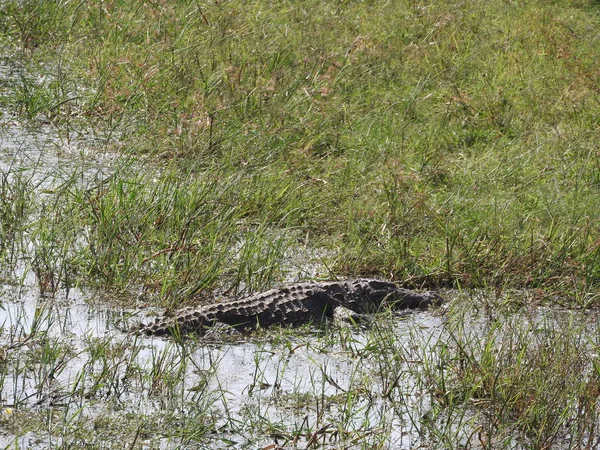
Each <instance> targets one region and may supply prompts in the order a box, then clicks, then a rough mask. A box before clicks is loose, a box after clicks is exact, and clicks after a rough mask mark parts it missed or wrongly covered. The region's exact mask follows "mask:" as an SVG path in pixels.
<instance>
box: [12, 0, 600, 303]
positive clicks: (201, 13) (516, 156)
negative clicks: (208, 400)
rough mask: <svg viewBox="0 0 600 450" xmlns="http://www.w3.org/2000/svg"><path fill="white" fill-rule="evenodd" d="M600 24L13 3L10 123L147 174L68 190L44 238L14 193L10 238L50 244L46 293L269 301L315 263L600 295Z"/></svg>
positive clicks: (399, 11) (456, 13)
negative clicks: (52, 289)
mask: <svg viewBox="0 0 600 450" xmlns="http://www.w3.org/2000/svg"><path fill="white" fill-rule="evenodd" d="M598 13H599V10H598V6H597V5H596V4H595V2H592V1H572V2H542V1H532V2H510V3H507V2H502V1H491V2H490V1H485V2H483V1H473V2H467V3H465V2H445V1H432V2H414V1H392V2H388V1H386V2H384V1H381V2H379V1H370V2H339V1H338V2H317V1H313V2H299V3H296V2H285V3H277V4H273V3H272V2H262V1H251V2H244V3H240V2H214V3H210V4H200V3H198V2H136V1H116V2H84V3H77V2H36V1H24V2H21V1H19V2H16V1H15V2H11V1H7V2H4V3H3V4H2V7H1V10H0V30H1V31H2V34H3V41H4V42H5V43H6V45H7V46H10V48H11V55H10V58H11V60H13V61H14V60H16V61H19V64H20V65H21V66H22V68H21V76H20V78H18V79H16V80H13V81H10V82H6V83H5V86H4V88H3V90H2V97H1V99H0V102H1V104H2V105H3V106H4V108H5V111H7V112H8V114H10V113H16V114H18V117H19V118H21V119H30V120H32V121H34V122H35V121H36V120H42V121H43V122H45V123H50V124H51V126H52V127H53V128H55V129H56V130H57V131H58V132H59V133H60V134H61V135H62V136H66V137H70V136H76V135H78V134H83V135H85V136H88V137H92V136H93V137H95V139H96V140H95V141H94V142H95V146H96V147H99V148H105V149H110V150H111V151H114V152H116V153H118V154H121V155H127V156H129V157H133V158H134V159H135V163H134V164H133V165H130V166H129V167H126V166H124V167H122V168H120V169H119V170H117V171H116V173H115V174H114V175H113V176H112V178H110V179H109V180H108V181H106V182H102V183H100V184H99V185H97V186H95V187H94V185H93V184H88V185H86V186H84V187H81V186H80V185H78V184H77V183H75V182H72V183H63V184H62V185H61V189H57V190H54V191H53V192H52V193H50V194H47V195H48V197H46V198H45V200H44V201H43V202H41V203H43V205H42V204H41V203H40V204H39V205H38V206H37V213H38V216H39V217H43V220H36V221H34V222H33V223H28V224H27V223H25V224H21V225H19V224H18V220H19V219H18V218H16V216H15V215H18V214H22V212H20V211H19V210H17V209H16V208H15V207H13V206H12V203H11V202H10V201H7V200H6V199H9V198H12V197H10V196H11V195H13V194H16V195H21V194H22V195H25V196H27V195H30V193H28V191H27V189H21V190H19V191H18V192H16V193H14V192H10V193H8V194H6V193H3V202H4V203H3V204H2V205H3V206H1V207H2V208H5V209H6V208H8V213H7V214H3V215H2V219H1V220H2V228H1V229H0V233H2V235H3V236H7V237H8V236H13V235H14V233H15V232H16V231H15V230H21V231H22V232H23V233H25V234H27V237H26V239H25V240H30V241H33V242H34V244H35V245H34V247H33V248H28V249H26V251H27V252H28V253H31V252H33V253H34V254H33V255H31V254H29V256H30V258H31V260H32V261H34V264H33V266H37V268H36V269H35V270H38V271H40V276H41V277H42V278H44V277H45V278H46V281H43V280H42V281H43V282H50V283H55V284H60V283H64V282H65V281H67V282H72V283H74V282H78V283H89V282H91V281H98V282H100V283H102V284H103V285H114V286H117V287H123V286H131V285H134V284H140V283H142V284H144V285H145V286H146V288H147V289H148V290H149V291H152V292H160V293H161V294H163V295H162V297H163V298H167V297H168V298H171V300H173V301H179V300H180V297H181V294H183V295H184V296H189V295H190V294H194V293H196V292H199V291H202V290H203V289H205V288H209V287H213V286H215V285H217V284H218V283H219V282H220V283H221V284H222V285H224V287H225V288H226V289H230V288H233V289H237V288H238V287H239V286H246V288H248V289H250V290H254V289H259V288H263V287H265V286H268V285H271V284H273V282H275V281H276V280H281V279H282V278H285V272H286V270H287V269H286V268H285V267H284V266H285V262H286V261H288V260H289V255H290V254H291V253H295V254H297V253H299V252H300V253H302V252H306V253H307V254H309V253H310V252H309V250H310V251H311V252H317V254H318V255H319V257H318V258H317V260H323V259H324V262H325V263H326V266H327V267H328V270H329V273H324V272H323V271H321V273H320V274H319V275H321V276H332V275H341V276H343V275H358V274H375V275H379V276H384V277H386V278H394V279H400V280H406V282H407V284H412V285H416V286H420V285H423V284H429V285H436V284H438V285H448V284H457V283H460V284H461V285H468V286H490V285H491V286H507V285H509V286H530V287H549V288H550V289H552V290H556V289H559V290H560V291H561V292H569V293H570V294H569V296H570V297H573V298H574V297H577V296H578V295H579V293H582V292H583V293H585V292H589V291H590V290H591V289H592V288H593V287H594V286H597V284H598V282H599V280H600V278H599V277H600V250H599V249H600V247H599V241H598V236H599V231H600V225H599V224H600V221H598V220H597V219H598V211H599V210H600V191H599V189H600V157H599V156H598V155H599V151H598V142H599V137H600V136H599V134H600V129H599V127H598V111H599V104H598V102H599V98H600V97H599V90H598V82H599V80H600V73H599V72H598V67H597V64H596V63H597V61H598V60H600V55H599V53H600V47H599V46H598V45H597V29H598V22H599V20H600V19H599V16H598ZM40 75H41V77H40ZM132 167H133V168H132ZM5 176H6V175H5ZM73 178H75V177H73ZM4 189H5V190H6V189H15V188H14V187H13V186H12V185H11V186H9V187H5V188H4ZM3 192H4V191H3ZM19 198H21V197H19ZM17 204H18V203H17ZM25 222H27V220H25ZM82 233H83V236H84V238H83V239H81V238H80V236H82ZM59 236H60V238H59ZM78 236H79V237H78ZM9 240H10V239H9ZM58 241H60V243H58ZM0 251H2V252H3V253H2V254H3V255H4V256H5V260H6V254H7V252H8V253H9V254H11V252H12V254H14V252H13V251H12V250H11V247H10V246H8V247H7V246H6V245H4V244H3V246H2V247H0ZM8 261H10V258H8ZM311 262H312V261H311V260H310V258H309V257H307V261H306V263H307V264H308V263H311ZM321 262H323V261H321ZM48 280H49V281H48ZM174 299H178V300H174Z"/></svg>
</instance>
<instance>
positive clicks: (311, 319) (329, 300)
mask: <svg viewBox="0 0 600 450" xmlns="http://www.w3.org/2000/svg"><path fill="white" fill-rule="evenodd" d="M442 302H443V299H442V298H441V297H440V296H439V295H438V294H436V293H434V292H424V293H418V292H415V291H411V290H408V289H403V288H400V287H398V286H397V285H396V284H394V283H392V282H389V281H382V280H374V279H354V280H348V281H323V282H313V283H297V284H291V285H287V286H284V287H281V288H278V289H271V290H268V291H265V292H262V293H258V294H254V295H250V296H248V297H243V298H237V299H233V300H229V301H225V302H221V303H213V304H211V305H205V306H199V307H188V308H183V309H180V310H178V311H176V312H175V313H174V314H173V315H168V316H164V317H159V318H158V319H156V320H155V321H154V322H152V323H149V324H142V325H139V326H137V327H135V328H134V329H132V332H135V333H141V334H146V335H156V336H162V335H180V334H184V333H198V334H203V333H204V332H205V331H207V330H208V329H211V328H213V327H222V326H225V327H227V328H228V329H232V330H236V331H245V330H251V329H257V328H267V327H270V326H272V325H277V324H279V325H284V326H298V325H303V324H307V323H314V324H318V323H321V322H322V321H323V320H326V319H331V318H333V315H334V310H335V309H336V308H345V309H347V310H350V311H351V312H353V313H356V314H357V315H364V314H369V313H373V312H376V311H377V310H379V309H381V308H382V307H387V306H389V307H391V308H393V309H407V308H411V309H414V308H426V307H428V306H430V305H439V304H441V303H442Z"/></svg>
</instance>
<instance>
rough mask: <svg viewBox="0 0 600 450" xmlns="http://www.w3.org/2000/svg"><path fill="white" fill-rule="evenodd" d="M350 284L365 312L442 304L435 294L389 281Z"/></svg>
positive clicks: (361, 281)
mask: <svg viewBox="0 0 600 450" xmlns="http://www.w3.org/2000/svg"><path fill="white" fill-rule="evenodd" d="M351 284H352V288H354V289H355V292H357V293H358V295H359V296H360V297H361V298H362V303H363V307H364V308H365V309H367V310H369V309H370V310H373V309H379V308H380V307H381V306H383V305H389V306H391V307H392V308H395V309H405V308H426V307H428V306H430V305H440V304H441V303H442V302H443V299H442V297H440V296H439V295H438V294H436V293H435V292H423V293H421V292H414V291H411V290H408V289H403V288H401V287H398V286H397V285H396V284H395V283H392V282H390V281H382V280H370V279H359V280H354V281H353V282H352V283H351Z"/></svg>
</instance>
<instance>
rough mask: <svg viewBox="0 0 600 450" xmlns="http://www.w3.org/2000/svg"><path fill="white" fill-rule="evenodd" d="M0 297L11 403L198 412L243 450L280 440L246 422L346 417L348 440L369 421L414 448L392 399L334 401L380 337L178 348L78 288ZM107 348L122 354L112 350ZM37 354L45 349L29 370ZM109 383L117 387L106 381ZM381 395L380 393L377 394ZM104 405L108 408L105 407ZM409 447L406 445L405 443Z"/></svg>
mask: <svg viewBox="0 0 600 450" xmlns="http://www.w3.org/2000/svg"><path fill="white" fill-rule="evenodd" d="M0 300H1V306H2V308H1V309H0V324H3V325H2V327H3V329H4V333H3V334H2V336H1V338H0V346H1V347H2V348H6V349H8V350H7V360H8V361H9V365H10V366H11V369H10V370H9V371H8V372H7V373H6V374H5V376H4V378H3V380H2V381H3V384H2V389H1V391H0V393H1V398H2V400H3V406H4V407H5V408H14V409H15V410H19V409H23V410H34V411H35V410H40V409H47V410H56V409H57V408H58V409H60V410H61V411H63V413H66V412H65V411H68V410H72V409H73V408H77V409H78V411H79V412H78V420H84V418H87V419H89V420H91V421H93V420H94V419H95V418H98V417H101V416H110V417H115V416H120V415H123V414H125V415H126V414H128V413H132V412H133V413H136V414H140V413H141V414H144V415H149V416H151V415H160V414H163V413H165V412H169V411H170V412H172V411H174V410H177V411H178V413H179V414H182V415H185V414H190V415H192V416H193V415H194V414H197V413H198V407H199V405H201V406H202V408H203V409H205V411H206V412H207V414H208V416H210V417H211V420H213V419H214V418H215V417H216V418H217V419H216V420H215V428H216V429H219V430H223V432H222V436H218V435H217V436H214V438H215V440H216V441H215V442H214V444H215V445H217V444H218V442H219V440H220V439H221V438H222V439H225V438H226V439H227V440H233V441H236V442H237V444H236V446H237V447H239V448H243V447H244V446H245V445H249V443H250V442H252V443H253V445H257V444H261V445H262V444H264V445H268V444H270V443H272V442H273V438H269V437H265V438H264V440H261V438H260V433H258V434H257V435H253V436H249V435H246V436H244V435H242V434H240V431H243V432H248V431H249V429H251V428H252V425H251V423H249V421H250V422H251V421H252V420H256V418H258V417H260V421H261V422H262V423H275V424H278V426H279V427H280V428H281V429H283V430H303V429H304V430H306V432H308V431H309V430H313V431H314V429H315V427H316V428H318V427H317V426H316V424H318V423H321V422H322V423H323V425H325V424H326V423H327V420H326V419H329V421H331V420H332V419H334V420H339V417H340V415H343V414H346V415H347V416H348V417H347V418H346V419H345V423H346V426H347V431H348V432H349V433H351V432H352V431H353V428H354V429H355V430H362V429H363V428H365V423H372V424H381V423H382V422H384V423H386V424H387V425H386V426H387V429H386V430H385V433H387V440H389V441H390V442H394V445H395V446H396V448H410V437H411V436H410V427H407V426H406V424H405V423H403V420H399V417H400V418H401V415H400V416H399V412H398V411H395V410H394V408H393V407H392V406H391V405H388V404H386V402H385V401H384V400H382V399H379V400H377V401H376V402H375V403H373V402H368V401H366V400H365V399H358V400H356V402H353V404H352V405H351V406H350V407H349V406H348V405H347V404H346V403H345V402H346V401H341V402H340V401H339V399H336V396H341V397H342V400H343V397H344V395H346V393H347V392H351V390H352V388H353V387H354V385H355V384H356V383H357V377H362V376H366V374H367V373H368V372H369V371H370V370H371V367H369V364H367V362H366V360H365V359H364V358H361V357H358V355H360V353H361V352H364V351H365V349H367V348H368V346H369V345H372V341H370V339H369V338H368V337H367V336H366V335H365V334H364V333H363V332H362V331H360V330H358V329H352V330H351V331H350V334H349V339H346V341H345V342H346V344H345V348H344V346H342V345H341V344H340V342H339V341H337V342H336V340H335V339H334V340H331V341H329V340H327V339H325V338H323V336H322V333H321V332H317V331H315V332H308V333H307V332H304V333H301V334H299V335H298V336H297V337H294V336H291V335H286V337H285V338H284V339H278V338H271V339H269V338H265V337H264V336H263V337H252V336H240V337H239V338H234V339H236V340H232V339H231V338H227V339H225V340H226V342H225V343H217V342H214V340H213V339H209V340H207V341H206V342H202V341H199V342H194V343H193V344H190V345H189V346H187V345H186V346H180V345H178V344H176V343H174V342H173V341H172V340H171V339H160V338H141V337H139V336H130V335H128V334H126V333H124V332H123V331H121V329H120V327H121V326H122V324H121V325H119V321H120V320H122V319H124V318H126V316H127V313H128V312H127V311H115V310H114V309H112V308H111V309H108V308H102V307H97V306H90V305H89V301H90V298H89V297H87V298H86V295H84V294H83V293H81V292H77V291H73V292H72V293H71V294H70V297H69V298H68V299H64V298H63V299H44V298H39V297H38V296H37V295H36V293H35V291H34V290H30V289H15V288H12V287H10V286H4V288H3V289H2V293H1V294H0ZM440 320H441V319H440V318H439V317H436V316H434V315H432V314H430V313H427V312H425V313H419V314H410V315H407V316H405V317H403V318H399V319H398V320H397V321H396V322H395V323H396V325H397V327H398V328H397V332H398V333H399V334H403V333H408V332H409V328H410V329H411V330H412V331H411V332H414V330H415V329H418V330H420V331H419V332H421V333H423V334H429V335H431V333H434V332H435V330H436V329H438V328H439V327H440ZM32 330H33V333H32ZM36 330H37V331H36ZM29 336H33V337H32V338H29ZM107 348H108V349H112V351H114V352H115V354H113V355H110V351H107V350H106V349H107ZM100 349H104V350H100ZM31 353H39V354H38V355H37V356H36V358H35V359H34V360H33V361H30V362H29V363H28V362H27V361H28V358H29V357H30V354H31ZM98 353H103V356H102V357H99V356H98ZM19 360H20V361H21V363H19ZM41 361H44V363H43V362H41ZM23 364H25V366H28V364H29V366H28V367H24V366H23ZM133 368H136V370H139V371H140V373H139V374H138V375H137V376H131V377H129V378H128V377H127V372H128V371H131V370H133ZM107 371H109V372H110V376H109V375H107V374H106V373H107ZM101 375H102V376H104V379H103V380H102V382H103V383H105V384H107V386H105V387H102V388H101V389H99V390H98V391H94V395H93V396H90V398H89V399H88V398H86V394H85V387H89V386H93V385H94V383H95V382H97V380H98V377H100V376H101ZM170 377H173V380H174V381H173V380H170V379H169V378H170ZM126 378H128V380H127V382H126V385H119V382H120V381H119V380H123V379H126ZM111 380H112V381H111ZM109 381H110V382H112V383H114V385H113V386H109V384H110V383H109ZM171 381H173V382H171ZM82 387H84V388H83V389H82ZM379 389H380V387H377V386H373V393H374V394H376V393H377V391H378V390H379ZM91 390H92V389H91V388H90V392H91ZM303 396H304V397H306V399H307V401H306V405H305V407H303V408H297V407H295V406H294V405H297V404H298V402H297V401H288V400H289V399H290V398H291V399H297V398H298V397H303ZM99 398H104V399H110V400H111V401H110V402H106V403H103V402H99V401H98V399H99ZM332 399H333V400H332ZM115 402H116V403H115ZM319 402H321V404H320V405H319V404H318V403H319ZM300 403H301V402H300ZM319 406H320V407H321V408H323V410H322V411H321V417H318V414H317V411H316V409H318V407H319ZM253 418H254V419H253ZM372 428H373V429H376V428H381V427H376V426H373V427H372ZM378 432H383V431H378ZM38 439H41V440H42V441H43V440H44V439H47V438H41V437H40V436H39V434H34V435H31V434H24V435H22V436H15V435H14V434H5V435H4V436H2V438H0V446H1V445H9V444H14V443H15V442H16V441H18V442H19V444H20V445H22V446H23V445H24V446H27V445H33V444H34V443H35V445H42V446H43V444H42V443H41V442H37V440H38ZM334 440H335V439H334ZM405 441H406V442H407V443H406V445H404V444H402V443H403V442H405ZM159 442H160V446H161V447H163V448H172V446H173V445H174V444H173V443H172V442H170V443H169V442H168V440H166V441H164V442H163V441H161V440H160V439H159ZM398 446H399V447H398Z"/></svg>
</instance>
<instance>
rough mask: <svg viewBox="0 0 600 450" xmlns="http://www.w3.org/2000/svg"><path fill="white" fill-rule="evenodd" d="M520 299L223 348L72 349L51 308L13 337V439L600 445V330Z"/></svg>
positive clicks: (127, 344) (104, 336)
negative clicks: (516, 303) (520, 304)
mask: <svg viewBox="0 0 600 450" xmlns="http://www.w3.org/2000/svg"><path fill="white" fill-rule="evenodd" d="M481 294H482V293H481V292H480V293H478V295H481ZM483 295H484V296H485V297H486V298H490V297H491V295H490V294H489V293H483ZM519 296H520V294H518V293H513V294H510V295H506V296H505V298H504V299H503V300H501V301H498V302H494V304H493V305H492V306H493V307H494V316H493V317H491V316H489V314H488V313H487V312H486V311H485V310H484V309H479V308H478V307H477V306H478V305H477V304H475V303H474V302H473V296H470V295H467V294H463V295H461V296H460V297H459V298H457V299H455V300H454V303H453V307H451V308H449V309H447V310H445V311H437V312H436V313H435V314H430V313H421V314H411V315H405V316H403V317H397V316H396V317H394V316H393V315H392V314H390V313H386V312H383V313H380V314H379V315H378V316H377V318H376V320H374V321H373V322H372V323H371V324H370V325H369V326H367V327H364V328H363V329H362V330H361V331H360V332H358V330H357V329H356V328H352V327H350V328H348V327H347V326H340V325H331V326H330V327H329V328H325V329H323V330H321V332H320V333H315V332H314V330H313V332H305V333H298V332H297V330H290V329H285V328H282V329H273V330H270V331H269V333H267V334H265V335H262V336H261V335H260V334H259V335H254V336H253V337H250V338H248V337H241V336H238V342H237V344H231V343H230V344H226V345H223V344H221V345H218V346H215V345H214V344H212V345H207V342H203V341H202V340H200V341H198V340H196V339H184V340H179V341H177V342H173V341H169V340H151V339H146V338H140V337H139V336H123V335H115V334H113V333H111V332H107V331H106V330H104V331H101V332H100V333H99V334H94V335H93V336H92V331H91V330H88V331H86V333H85V334H86V337H85V338H84V339H83V340H81V341H79V340H73V331H71V330H72V327H73V325H74V324H75V323H77V326H78V327H81V326H82V325H83V324H82V323H81V322H73V323H71V322H70V320H69V319H65V318H64V317H63V316H64V314H63V313H62V312H61V308H59V307H53V308H48V309H45V310H44V311H43V312H40V314H39V316H37V317H39V319H38V320H34V321H33V322H31V318H25V319H19V320H16V321H14V323H15V324H16V326H15V327H12V328H11V331H10V333H11V336H10V339H4V338H3V341H2V345H3V355H4V359H3V361H2V371H1V373H2V377H0V382H1V383H2V385H1V389H0V392H2V396H3V397H2V402H3V408H4V409H3V411H2V415H1V416H0V424H1V425H2V430H3V431H2V433H0V440H1V441H0V442H5V443H7V444H8V443H10V444H11V445H12V446H16V445H18V446H27V445H29V446H34V445H35V446H38V447H43V448H53V445H61V446H78V445H79V446H80V445H84V444H85V445H88V446H89V445H94V446H103V447H107V448H112V447H111V445H112V444H110V443H111V442H118V446H114V445H113V446H114V447H115V448H116V447H119V448H121V447H122V446H123V443H125V444H126V446H127V447H128V448H146V447H148V446H160V447H164V448H177V447H181V446H183V447H198V448H203V447H204V446H217V447H221V446H229V447H233V448H275V445H279V446H281V447H283V448H322V449H328V448H340V447H343V448H363V449H367V448H368V449H372V448H415V447H420V448H432V449H437V448H439V449H442V448H443V449H448V448H450V449H452V448H456V449H459V448H482V449H483V448H490V449H492V448H493V449H513V448H524V449H525V448H527V449H549V448H552V449H571V448H596V447H597V446H598V445H600V435H599V428H598V427H599V418H600V414H599V411H598V407H599V405H600V402H599V401H598V399H599V397H600V387H599V386H600V381H599V380H600V372H599V367H600V363H599V362H598V350H599V346H600V342H599V341H598V337H599V335H598V328H597V320H595V318H594V316H593V315H590V314H587V313H584V312H566V311H561V310H552V309H549V308H548V309H543V310H540V309H539V308H519V309H518V310H515V309H514V307H513V303H512V302H513V301H514V300H519V299H518V297H519ZM519 301H520V300H519ZM15 308H17V307H13V309H15ZM305 331H309V330H305ZM265 337H266V338H267V339H266V340H265V339H264V338H265ZM6 342H12V344H10V345H5V343H6ZM90 427H93V429H94V435H93V436H90V435H89V428H90ZM86 430H87V431H86ZM7 439H8V440H7ZM5 445H6V444H5Z"/></svg>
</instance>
